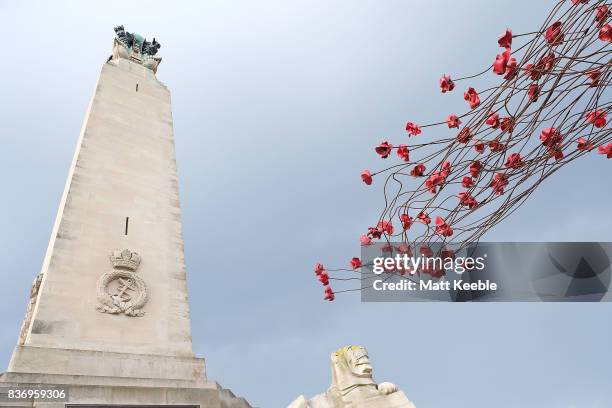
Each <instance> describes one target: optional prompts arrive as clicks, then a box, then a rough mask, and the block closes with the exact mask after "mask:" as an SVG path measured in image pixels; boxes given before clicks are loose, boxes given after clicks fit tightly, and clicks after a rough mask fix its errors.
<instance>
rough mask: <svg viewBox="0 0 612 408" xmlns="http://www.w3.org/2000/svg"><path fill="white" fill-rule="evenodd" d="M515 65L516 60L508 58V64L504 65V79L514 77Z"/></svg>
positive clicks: (515, 72)
mask: <svg viewBox="0 0 612 408" xmlns="http://www.w3.org/2000/svg"><path fill="white" fill-rule="evenodd" d="M516 67H517V64H516V58H514V57H513V58H510V60H509V61H508V63H507V64H506V75H504V79H512V78H514V77H515V76H516V74H517V69H516Z"/></svg>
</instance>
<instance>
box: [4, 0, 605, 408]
mask: <svg viewBox="0 0 612 408" xmlns="http://www.w3.org/2000/svg"><path fill="white" fill-rule="evenodd" d="M568 1H569V0H568ZM461 4H462V6H460V5H459V2H456V1H450V0H448V1H427V2H423V1H418V2H417V1H407V0H406V1H390V0H384V1H380V0H368V1H366V0H358V1H349V0H346V1H338V0H326V1H259V2H254V1H232V2H229V1H221V0H219V1H200V2H196V1H194V2H170V1H164V2H155V1H130V2H125V1H104V2H83V1H82V2H78V1H74V2H67V1H66V2H42V1H40V2H25V1H23V2H17V1H5V0H0V15H1V16H2V17H3V18H2V24H1V25H0V34H1V38H3V40H4V41H3V46H2V55H3V57H2V64H1V66H2V68H1V71H0V72H1V75H0V89H1V90H2V97H3V106H2V109H1V110H0V122H1V123H2V131H1V133H0V134H1V137H2V149H3V158H2V160H1V161H0V177H1V181H2V186H3V200H2V202H1V203H0V214H1V220H2V224H1V225H2V231H3V232H4V233H3V234H2V236H1V238H0V248H1V251H2V263H3V265H2V267H1V268H0V278H1V279H2V284H1V285H0V310H3V311H4V318H3V326H2V329H1V330H0V366H1V367H6V364H7V363H8V359H9V357H10V353H11V350H12V347H13V346H14V344H15V342H16V339H17V335H18V330H19V326H20V323H21V319H22V317H23V314H24V313H25V308H26V302H27V297H28V293H29V287H30V283H31V281H32V279H33V278H34V276H35V275H36V274H37V273H38V272H39V270H40V265H41V263H42V258H43V255H44V251H45V250H46V246H47V242H48V239H49V234H50V231H51V227H52V224H53V221H54V218H55V214H56V211H57V208H58V204H59V200H60V196H61V193H62V189H63V186H64V183H65V179H66V175H67V172H68V167H69V164H70V160H71V158H72V154H73V152H74V148H75V143H76V140H77V136H78V132H79V129H80V126H81V123H82V120H83V116H84V113H85V110H86V108H87V103H88V100H89V98H90V96H91V93H92V92H93V89H94V86H95V82H96V78H97V76H98V74H99V71H100V68H101V65H102V64H103V63H104V62H105V61H106V58H107V57H108V56H109V55H110V52H111V45H112V38H113V34H114V33H113V30H112V28H113V26H114V25H117V24H124V25H125V27H126V29H127V30H128V31H136V32H139V33H141V34H143V35H144V36H146V37H148V38H151V37H153V36H155V37H156V38H157V39H158V41H160V42H161V44H162V48H161V50H160V55H161V56H162V57H163V59H164V60H163V62H162V64H161V66H160V68H159V73H158V78H159V79H160V80H162V81H163V82H164V83H166V84H167V85H168V87H169V88H170V90H171V92H172V98H173V115H174V126H175V137H176V147H177V160H178V169H179V178H180V188H181V203H182V209H183V222H184V238H185V251H186V262H187V273H188V279H189V289H190V303H191V315H192V325H193V340H194V348H195V350H196V352H197V353H198V354H199V355H202V356H204V357H206V358H207V367H208V372H209V376H210V377H211V378H213V379H215V380H217V381H219V382H220V383H221V384H223V385H224V386H226V387H229V388H232V389H233V390H234V391H235V392H236V393H237V394H239V395H242V396H245V397H246V398H247V399H248V400H249V401H250V402H251V403H252V404H254V405H257V406H261V407H272V408H274V407H283V406H286V405H287V404H288V403H289V402H290V401H292V400H293V399H294V398H295V397H297V396H298V395H299V394H302V393H303V394H306V395H308V396H312V395H314V394H316V393H319V392H322V391H323V390H325V389H326V388H327V387H328V385H329V382H330V373H329V367H328V366H329V353H330V352H331V351H333V350H335V349H337V348H338V347H340V346H343V345H347V344H362V345H365V346H366V347H367V348H368V350H369V352H370V356H371V358H372V360H373V364H374V369H375V375H376V378H377V379H378V380H380V381H382V380H389V381H393V382H395V383H397V384H398V385H399V386H400V388H401V389H403V390H404V391H405V392H406V394H407V395H408V397H409V398H410V399H412V400H413V401H414V402H415V403H416V405H417V407H419V408H446V407H451V406H452V407H470V408H489V407H492V406H494V407H496V408H514V407H521V408H531V407H534V408H535V407H538V408H570V407H572V408H573V407H575V408H605V407H611V406H612V390H611V389H610V387H609V384H610V381H611V379H612V351H611V349H610V344H612V327H611V326H612V323H611V312H612V306H611V305H610V304H491V303H489V304H436V303H431V304H430V303H427V304H361V303H360V302H359V298H358V295H355V296H341V297H338V299H337V300H336V301H335V302H333V303H331V304H330V303H327V302H325V303H324V302H323V301H322V300H321V297H322V288H321V286H320V284H318V282H316V281H315V279H314V276H313V274H312V265H313V264H314V262H316V261H322V262H324V263H326V264H330V265H334V264H335V265H345V264H346V263H347V261H348V259H350V257H351V256H354V255H356V254H358V253H359V246H358V241H357V237H358V236H359V234H360V233H362V231H363V229H364V227H365V226H367V225H369V224H371V223H372V221H373V220H375V219H376V218H377V217H378V213H377V212H378V209H379V208H380V204H381V199H382V197H381V196H380V194H378V192H377V190H376V187H374V188H369V189H368V188H366V187H365V186H364V185H363V184H362V183H361V181H360V179H359V173H360V171H361V170H362V169H364V168H366V167H371V168H376V166H377V165H379V164H380V161H379V160H377V158H376V157H374V156H375V155H374V154H373V151H372V146H374V145H375V144H377V143H378V142H380V140H382V139H383V138H389V140H392V139H394V138H395V139H398V138H400V137H401V136H403V132H402V129H403V125H404V124H405V122H406V120H409V119H413V120H415V121H417V122H419V123H425V122H430V121H434V120H440V119H441V117H440V115H444V116H445V115H446V114H448V113H451V112H456V113H459V112H460V111H462V110H463V109H464V107H465V102H463V100H462V98H461V92H462V89H459V92H456V93H455V94H453V95H452V96H448V95H446V97H444V96H443V95H441V94H440V93H439V91H438V86H437V80H438V78H439V76H440V75H441V74H443V73H446V72H448V73H451V74H454V75H455V76H459V75H461V74H467V73H473V72H477V71H478V70H479V69H481V68H482V67H483V66H485V65H486V64H489V63H491V61H492V60H493V58H494V56H495V54H496V53H497V52H498V47H497V43H496V40H497V37H498V35H499V34H500V33H501V32H502V31H503V29H504V28H506V26H509V27H511V28H512V29H513V30H514V32H515V33H519V32H526V31H533V30H534V29H537V28H538V27H539V24H540V22H541V21H542V19H543V18H544V16H545V14H546V12H547V9H549V8H550V7H552V4H553V2H552V1H538V2H527V1H525V2H508V1H490V0H489V1H484V0H483V1H475V0H474V1H466V2H461ZM463 86H464V84H461V85H460V86H459V87H460V88H463ZM611 164H612V162H611V161H609V160H607V161H606V160H604V159H603V157H602V156H598V155H595V154H594V155H591V156H589V157H587V158H585V159H582V160H581V161H579V162H576V163H574V164H573V165H571V166H568V167H566V168H564V169H563V170H561V171H559V172H558V173H557V174H556V175H555V177H552V178H551V179H549V180H547V181H546V182H545V183H544V184H543V185H542V186H541V187H540V189H539V190H538V191H537V192H536V193H535V194H534V196H533V198H532V199H531V200H530V202H529V203H528V204H526V205H525V206H524V207H523V208H522V209H521V210H519V211H517V212H516V213H514V214H513V215H512V216H511V217H510V218H509V219H507V220H506V221H505V222H504V223H503V224H500V225H498V226H497V227H496V228H495V229H494V230H493V231H491V233H490V234H489V235H488V236H487V238H488V239H490V240H500V241H503V240H543V241H545V240H550V241H554V240H561V241H563V240H567V241H571V240H593V241H597V240H599V241H609V240H610V238H611V234H610V230H611V227H612V217H610V210H609V207H610V204H609V203H610V201H611V200H612V191H611V189H610V183H609V179H608V178H609V174H610V165H611ZM594 174H596V175H598V176H595V177H594V176H593V175H594ZM85 272H87V271H84V273H85ZM0 371H1V369H0Z"/></svg>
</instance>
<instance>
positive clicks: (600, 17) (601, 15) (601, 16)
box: [595, 4, 610, 25]
mask: <svg viewBox="0 0 612 408" xmlns="http://www.w3.org/2000/svg"><path fill="white" fill-rule="evenodd" d="M608 17H610V10H609V9H608V6H607V5H605V4H604V5H601V6H599V7H597V10H596V12H595V21H597V23H599V24H600V25H601V24H603V23H605V21H606V20H607V19H608Z"/></svg>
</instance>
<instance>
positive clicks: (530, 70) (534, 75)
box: [523, 64, 542, 81]
mask: <svg viewBox="0 0 612 408" xmlns="http://www.w3.org/2000/svg"><path fill="white" fill-rule="evenodd" d="M523 70H524V71H525V74H527V75H529V77H530V78H531V79H533V80H534V81H537V80H538V79H540V77H541V76H542V73H541V72H540V71H539V70H537V69H535V67H534V66H533V64H525V66H524V67H523Z"/></svg>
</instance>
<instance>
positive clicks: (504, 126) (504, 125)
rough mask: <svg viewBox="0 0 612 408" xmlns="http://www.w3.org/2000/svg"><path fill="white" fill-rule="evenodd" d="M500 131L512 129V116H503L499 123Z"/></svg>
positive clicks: (509, 131)
mask: <svg viewBox="0 0 612 408" xmlns="http://www.w3.org/2000/svg"><path fill="white" fill-rule="evenodd" d="M499 127H500V128H501V130H502V131H504V132H508V133H512V131H513V130H514V118H511V117H510V116H506V117H503V118H502V120H501V124H500V125H499Z"/></svg>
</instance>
